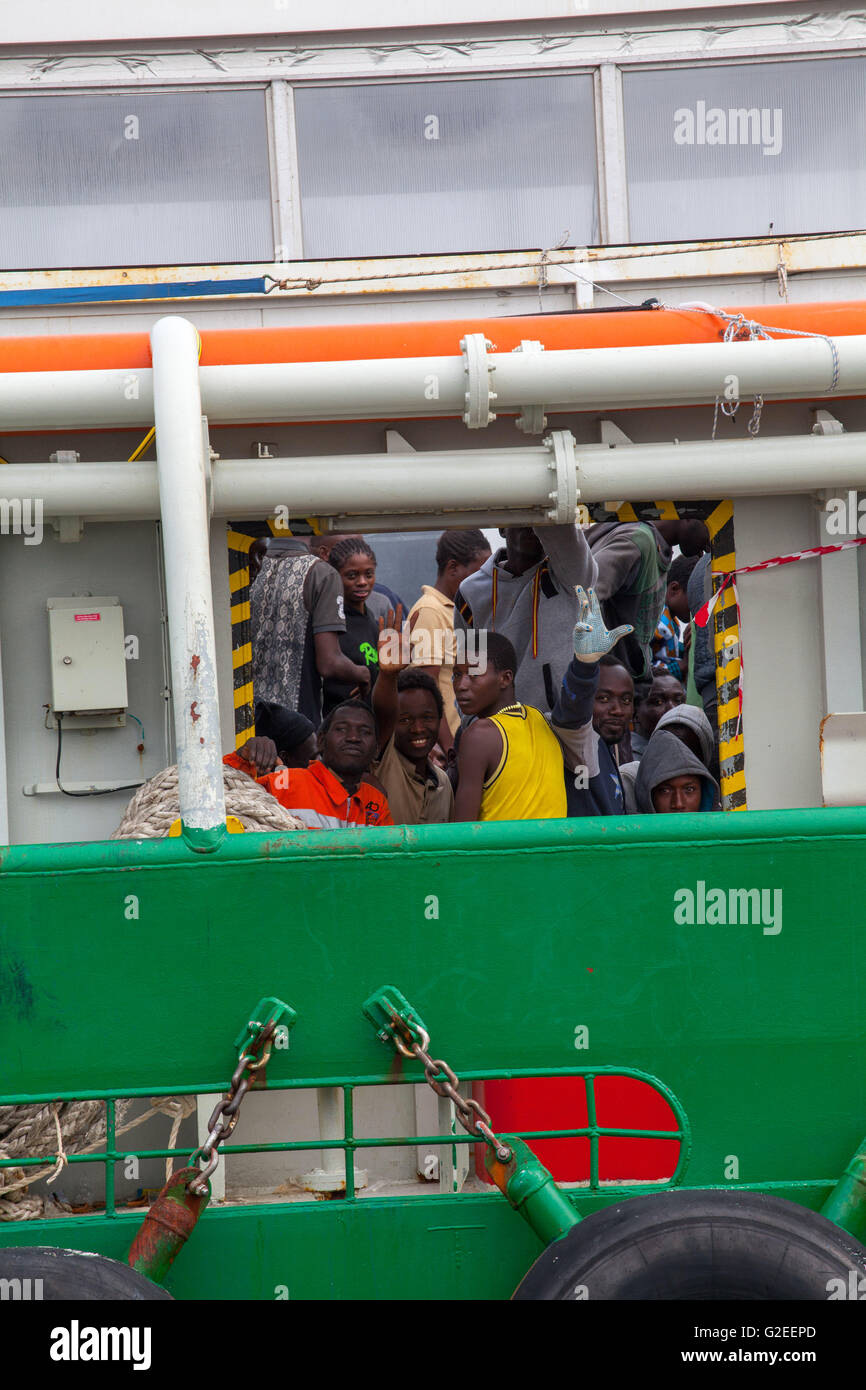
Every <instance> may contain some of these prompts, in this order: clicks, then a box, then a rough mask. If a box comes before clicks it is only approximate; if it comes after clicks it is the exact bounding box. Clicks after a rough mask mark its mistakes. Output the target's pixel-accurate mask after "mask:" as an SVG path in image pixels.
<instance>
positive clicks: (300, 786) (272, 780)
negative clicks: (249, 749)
mask: <svg viewBox="0 0 866 1390" xmlns="http://www.w3.org/2000/svg"><path fill="white" fill-rule="evenodd" d="M223 762H224V763H227V764H228V766H229V767H238V768H240V770H241V772H246V773H248V774H249V775H250V776H251V777H254V776H255V773H254V771H253V769H252V767H251V766H250V764H249V763H247V762H244V760H243V758H240V757H238V755H237V753H227V754H226V756H225V757H224V758H223ZM255 780H256V781H257V782H259V783H260V784H261V786H263V787H265V788H266V790H267V791H269V792H270V793H271V795H272V796H273V797H275V798H276V800H277V801H278V802H279V803H280V805H281V806H285V808H286V810H287V811H291V813H292V815H293V816H297V817H298V820H301V821H303V823H304V825H305V826H306V827H307V829H308V830H345V829H347V828H348V827H349V826H359V825H393V824H394V821H393V819H392V817H391V810H390V807H389V806H388V801H387V799H386V797H385V796H384V795H383V793H382V792H381V791H379V790H378V789H377V788H376V787H374V786H372V785H371V783H369V782H361V784H360V786H359V787H358V790H357V791H356V792H353V793H352V794H351V795H350V794H349V793H348V792H347V791H346V788H345V787H344V786H343V784H342V782H341V781H340V779H339V777H337V776H336V775H335V774H334V773H333V772H331V771H330V769H329V768H327V767H325V764H324V763H323V762H321V761H320V760H319V759H317V760H316V761H315V762H312V763H310V766H309V767H281V768H278V769H277V771H276V772H269V773H267V774H266V775H265V776H264V777H256V779H255Z"/></svg>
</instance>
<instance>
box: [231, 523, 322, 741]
mask: <svg viewBox="0 0 866 1390" xmlns="http://www.w3.org/2000/svg"><path fill="white" fill-rule="evenodd" d="M318 533H319V527H318V525H317V524H316V522H315V521H312V520H310V521H307V520H305V519H300V518H299V519H298V521H297V522H295V521H293V522H292V523H291V526H289V527H286V526H280V525H278V523H277V522H276V521H275V519H274V518H273V517H271V518H270V519H269V520H267V521H238V522H234V521H230V522H229V523H228V530H227V541H228V548H229V588H230V589H231V616H232V676H233V682H232V683H233V686H234V706H235V748H236V749H237V748H242V747H243V745H244V744H245V743H246V741H247V739H249V738H254V737H255V732H256V726H255V720H254V719H253V711H254V709H255V692H254V690H253V642H252V637H253V634H252V625H251V623H250V547H251V545H252V544H253V541H256V540H261V539H262V537H264V536H301V535H304V536H308V535H311V534H318Z"/></svg>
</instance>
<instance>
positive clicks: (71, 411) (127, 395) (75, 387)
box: [0, 331, 866, 430]
mask: <svg viewBox="0 0 866 1390" xmlns="http://www.w3.org/2000/svg"><path fill="white" fill-rule="evenodd" d="M470 336H471V335H470ZM350 340H351V335H350V333H349V332H348V331H347V343H348V342H350ZM833 342H834V344H835V351H836V354H837V359H836V361H835V362H834V356H833V350H832V349H831V347H830V344H829V342H828V340H826V339H824V338H820V337H804V338H785V339H772V340H763V341H755V342H733V343H698V344H694V343H674V344H661V345H656V346H652V347H621V348H620V347H615V348H576V349H569V350H553V351H545V352H533V353H530V352H500V353H496V352H490V353H487V354H486V356H482V357H479V356H478V355H477V354H476V355H475V356H474V357H472V358H471V359H470V357H469V356H467V357H466V358H464V356H462V355H461V354H460V352H459V351H458V345H457V343H455V345H454V349H455V355H454V356H452V357H441V356H440V357H399V358H373V359H364V360H360V361H353V360H349V361H345V362H288V363H273V362H270V363H256V364H251V365H241V366H228V367H202V368H201V369H200V382H201V398H202V404H203V408H204V413H205V414H206V415H207V417H208V419H209V420H210V421H211V422H212V423H215V424H241V423H243V422H245V421H254V422H257V423H261V422H263V421H267V422H269V423H277V422H280V421H284V420H285V421H287V420H363V419H410V418H412V417H429V416H432V415H450V416H455V415H457V416H462V415H463V414H464V411H466V409H467V402H466V397H467V392H468V388H469V385H470V382H472V383H473V389H474V390H476V392H477V389H478V388H479V384H481V385H482V386H483V388H484V390H485V391H486V389H487V385H488V384H489V387H490V390H491V392H492V393H494V394H495V399H494V398H493V396H491V410H492V414H491V418H493V417H494V415H495V413H496V412H498V413H500V414H501V413H503V412H512V413H513V412H516V411H519V410H522V409H523V408H525V407H527V406H533V405H536V406H541V407H544V409H545V410H546V411H547V412H548V413H552V412H553V413H555V412H557V411H560V412H561V411H568V410H608V409H615V408H620V409H622V408H626V407H639V406H643V405H671V406H673V405H696V404H701V403H704V404H706V403H711V402H712V401H713V400H715V398H716V397H717V396H721V395H723V394H724V392H725V390H726V389H727V390H728V391H729V393H730V392H735V394H736V395H737V396H739V398H740V399H743V400H746V399H750V398H751V397H753V396H754V395H763V396H764V397H765V398H766V399H767V400H786V399H787V400H792V399H799V398H802V397H804V396H805V397H811V396H815V395H822V394H824V393H828V392H830V391H831V388H832V390H833V394H835V395H863V394H866V335H862V334H856V335H850V336H847V337H839V338H836V339H834V340H833ZM837 367H838V370H836V368H837ZM479 372H482V376H483V380H482V381H481V382H480V383H479ZM152 389H153V382H152V373H151V371H150V370H149V369H145V368H130V369H129V371H123V370H116V369H111V370H108V369H104V370H101V371H83V372H5V373H0V429H6V430H13V429H58V428H62V429H74V428H76V427H77V428H94V429H100V428H101V429H108V428H112V427H127V428H136V427H138V426H140V425H147V424H148V423H149V422H150V420H151V419H152V404H151V401H152ZM730 398H731V396H730V394H729V396H728V399H730ZM477 420H486V414H485V412H483V411H482V412H481V413H480V415H478V416H477ZM476 422H477V421H476Z"/></svg>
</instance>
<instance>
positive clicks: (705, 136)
mask: <svg viewBox="0 0 866 1390" xmlns="http://www.w3.org/2000/svg"><path fill="white" fill-rule="evenodd" d="M864 83H866V59H864V58H851V59H838V58H834V59H827V60H815V61H812V60H809V61H804V62H788V63H754V64H743V65H740V66H725V65H722V66H714V67H700V68H681V69H669V70H667V71H642V72H626V73H624V75H623V104H624V116H625V147H626V168H627V178H628V201H629V214H630V237H631V240H632V241H633V242H642V243H649V242H659V241H662V242H663V241H686V240H701V239H703V238H713V239H721V238H730V237H751V236H765V235H766V234H767V233H771V234H774V233H778V234H779V235H780V236H786V235H788V234H794V233H803V232H838V231H848V230H851V229H853V228H859V227H862V226H863V225H864V223H866V178H864V161H863V150H864V147H866V105H864V102H863V100H862V93H863V88H864Z"/></svg>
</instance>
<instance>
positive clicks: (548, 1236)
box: [484, 1134, 580, 1245]
mask: <svg viewBox="0 0 866 1390" xmlns="http://www.w3.org/2000/svg"><path fill="white" fill-rule="evenodd" d="M499 1138H500V1139H501V1141H502V1143H503V1144H507V1146H508V1148H509V1149H510V1150H511V1157H510V1158H509V1159H508V1161H507V1162H506V1163H501V1162H500V1160H499V1159H498V1158H497V1156H496V1151H495V1150H494V1149H488V1150H487V1152H486V1154H485V1155H484V1166H485V1168H486V1169H487V1171H488V1173H489V1174H490V1176H491V1178H492V1179H493V1181H494V1182H495V1183H496V1186H497V1187H498V1188H499V1190H500V1192H502V1193H503V1195H504V1196H505V1197H506V1198H507V1200H508V1202H509V1203H510V1205H511V1206H512V1207H513V1208H514V1210H515V1211H517V1212H519V1213H520V1215H521V1216H522V1217H523V1219H524V1221H526V1222H527V1224H528V1225H529V1226H531V1227H532V1229H533V1231H534V1232H535V1234H536V1235H537V1236H538V1238H539V1240H541V1241H543V1242H544V1244H545V1245H551V1244H552V1243H553V1242H554V1241H556V1240H561V1239H562V1237H563V1236H565V1235H568V1232H569V1231H570V1230H571V1228H572V1226H576V1225H577V1224H578V1222H579V1221H580V1217H579V1216H578V1214H577V1212H576V1211H575V1210H574V1207H573V1206H572V1205H571V1203H570V1202H569V1200H568V1198H567V1197H566V1195H565V1193H564V1192H563V1191H562V1190H561V1189H560V1188H559V1187H557V1185H556V1183H555V1182H554V1180H553V1177H552V1176H551V1174H550V1173H549V1172H548V1171H547V1169H546V1168H545V1166H544V1164H543V1163H541V1162H539V1160H538V1159H537V1158H536V1157H535V1154H534V1153H533V1152H532V1150H531V1149H530V1148H529V1146H528V1144H525V1143H524V1142H523V1140H522V1139H515V1137H514V1136H513V1135H511V1134H500V1136H499Z"/></svg>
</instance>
